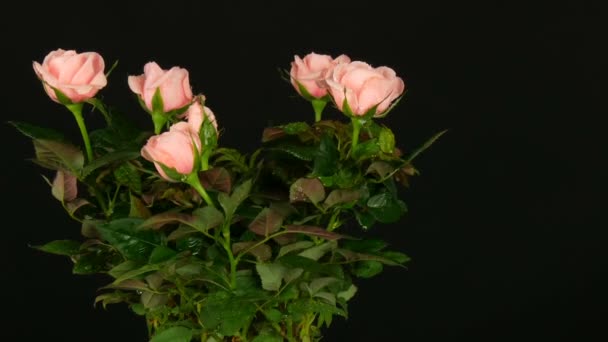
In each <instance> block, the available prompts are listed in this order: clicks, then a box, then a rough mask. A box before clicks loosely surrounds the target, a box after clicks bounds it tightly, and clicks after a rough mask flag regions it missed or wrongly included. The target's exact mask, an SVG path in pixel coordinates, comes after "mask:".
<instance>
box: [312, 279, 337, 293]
mask: <svg viewBox="0 0 608 342" xmlns="http://www.w3.org/2000/svg"><path fill="white" fill-rule="evenodd" d="M339 280H340V279H337V278H333V277H321V278H315V279H313V280H312V281H311V282H310V284H309V285H308V286H309V288H310V291H311V292H312V294H316V293H317V292H319V291H321V290H322V289H324V288H325V287H326V286H329V285H330V284H333V283H335V282H337V281H339Z"/></svg>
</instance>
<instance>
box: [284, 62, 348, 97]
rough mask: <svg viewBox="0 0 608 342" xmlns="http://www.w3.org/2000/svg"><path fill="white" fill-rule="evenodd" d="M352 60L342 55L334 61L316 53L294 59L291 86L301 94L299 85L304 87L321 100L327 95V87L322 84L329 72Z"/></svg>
mask: <svg viewBox="0 0 608 342" xmlns="http://www.w3.org/2000/svg"><path fill="white" fill-rule="evenodd" d="M349 62H350V58H349V57H348V56H346V55H340V56H338V57H337V58H336V59H333V58H332V57H331V56H329V55H320V54H316V53H314V52H311V53H309V54H308V55H306V56H304V58H300V57H299V56H297V55H296V56H295V57H294V61H293V62H291V71H290V73H289V74H290V76H291V84H292V85H293V87H294V88H295V89H296V91H297V92H298V93H299V94H300V95H303V94H302V93H301V92H300V88H299V87H298V83H300V85H302V86H303V87H304V88H305V89H306V91H308V93H309V94H310V95H312V96H313V97H314V98H317V99H319V98H321V97H323V96H325V95H326V94H327V89H326V88H325V85H324V84H323V83H322V82H320V81H323V79H324V78H325V75H326V73H327V72H329V71H330V70H331V69H332V68H333V67H334V66H336V65H337V64H340V63H349Z"/></svg>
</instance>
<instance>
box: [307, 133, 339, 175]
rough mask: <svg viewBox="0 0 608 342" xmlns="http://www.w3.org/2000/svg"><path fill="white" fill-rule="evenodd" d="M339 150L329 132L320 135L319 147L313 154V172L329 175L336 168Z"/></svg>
mask: <svg viewBox="0 0 608 342" xmlns="http://www.w3.org/2000/svg"><path fill="white" fill-rule="evenodd" d="M339 160H340V152H339V151H338V147H337V146H336V143H335V142H334V139H333V136H332V135H331V134H324V135H323V136H321V142H320V144H319V149H318V150H317V153H316V154H315V159H314V166H313V173H314V174H315V175H317V176H331V175H333V174H334V173H335V172H336V170H337V169H338V166H339V164H338V161H339Z"/></svg>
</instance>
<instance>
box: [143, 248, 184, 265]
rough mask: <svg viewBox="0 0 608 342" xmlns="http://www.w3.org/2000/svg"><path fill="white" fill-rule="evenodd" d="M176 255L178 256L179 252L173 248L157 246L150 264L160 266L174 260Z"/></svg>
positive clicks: (151, 255)
mask: <svg viewBox="0 0 608 342" xmlns="http://www.w3.org/2000/svg"><path fill="white" fill-rule="evenodd" d="M175 255H177V252H176V251H174V250H172V249H171V248H169V247H165V246H157V247H156V248H154V249H153V250H152V253H151V254H150V259H149V261H148V262H149V263H150V264H158V263H161V262H165V261H167V260H169V259H171V258H173V257H174V256H175Z"/></svg>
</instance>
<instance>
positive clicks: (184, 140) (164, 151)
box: [141, 122, 201, 181]
mask: <svg viewBox="0 0 608 342" xmlns="http://www.w3.org/2000/svg"><path fill="white" fill-rule="evenodd" d="M194 146H196V149H197V150H198V151H199V152H200V150H201V141H200V139H199V137H198V134H196V132H195V131H194V130H192V126H191V125H190V124H189V123H187V122H179V123H176V124H175V125H173V126H171V128H169V131H167V132H164V133H162V134H159V135H155V136H153V137H151V138H150V139H148V142H147V143H146V145H145V146H144V147H143V148H142V149H141V155H142V156H143V157H144V158H145V159H147V160H149V161H151V162H153V163H154V166H156V170H157V171H158V173H160V175H161V176H162V177H163V178H165V179H166V180H169V181H174V180H173V179H171V177H169V176H168V175H167V174H166V173H165V171H164V170H163V168H162V167H161V166H160V164H164V165H165V166H167V167H169V168H173V169H175V170H176V171H177V172H178V173H180V174H182V175H189V174H190V173H192V172H193V171H195V167H196V166H195V165H194V160H195V154H194V153H195V152H196V151H195V149H194Z"/></svg>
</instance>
